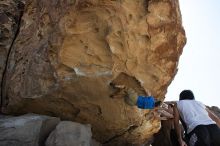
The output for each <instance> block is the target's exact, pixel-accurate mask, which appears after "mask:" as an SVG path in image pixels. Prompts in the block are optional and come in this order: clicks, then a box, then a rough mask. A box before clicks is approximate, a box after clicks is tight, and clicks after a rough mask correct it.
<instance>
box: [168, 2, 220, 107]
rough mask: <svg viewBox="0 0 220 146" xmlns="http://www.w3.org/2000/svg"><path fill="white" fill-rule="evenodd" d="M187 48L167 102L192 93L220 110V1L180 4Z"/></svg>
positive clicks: (184, 49) (170, 88)
mask: <svg viewBox="0 0 220 146" xmlns="http://www.w3.org/2000/svg"><path fill="white" fill-rule="evenodd" d="M179 2H180V9H181V13H182V21H183V27H184V28H185V31H186V36H187V44H186V46H185V47H184V48H183V54H182V56H181V57H180V61H179V66H178V68H179V71H178V73H177V75H176V76H175V78H174V80H173V82H172V83H171V85H170V86H169V88H168V93H167V95H166V100H168V101H169V100H178V98H179V93H180V92H181V91H182V90H184V89H191V90H192V91H193V92H194V95H195V98H196V99H197V100H199V101H201V102H203V103H204V104H206V105H209V106H210V105H212V106H218V107H220V85H219V84H220V0H179Z"/></svg>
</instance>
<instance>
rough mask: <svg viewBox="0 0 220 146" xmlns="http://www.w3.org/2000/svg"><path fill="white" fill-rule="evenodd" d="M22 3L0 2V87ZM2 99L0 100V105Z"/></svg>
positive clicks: (17, 27) (11, 0)
mask: <svg viewBox="0 0 220 146" xmlns="http://www.w3.org/2000/svg"><path fill="white" fill-rule="evenodd" d="M23 8H24V3H22V1H13V0H6V1H5V0H4V1H0V85H1V87H2V86H3V85H2V84H3V83H2V78H3V74H4V73H5V67H6V64H7V63H6V62H7V57H8V54H9V51H10V49H11V47H12V46H13V43H14V40H15V38H16V35H17V33H18V30H19V24H20V19H21V16H22V13H23ZM1 89H2V88H0V98H1ZM2 100H3V99H2V98H1V104H2V102H3V101H2Z"/></svg>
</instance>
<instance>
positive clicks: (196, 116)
mask: <svg viewBox="0 0 220 146" xmlns="http://www.w3.org/2000/svg"><path fill="white" fill-rule="evenodd" d="M177 108H178V110H179V113H180V116H181V118H182V119H183V121H184V122H185V124H186V126H187V133H190V132H191V131H192V130H193V129H194V128H195V127H196V126H198V125H210V124H215V122H214V121H213V120H212V119H211V118H210V117H209V115H208V112H207V111H206V107H205V105H204V104H202V103H201V102H199V101H196V100H180V101H178V102H177Z"/></svg>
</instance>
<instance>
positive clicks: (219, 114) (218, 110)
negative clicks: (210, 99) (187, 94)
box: [209, 106, 220, 118]
mask: <svg viewBox="0 0 220 146" xmlns="http://www.w3.org/2000/svg"><path fill="white" fill-rule="evenodd" d="M209 109H211V111H212V112H213V113H214V114H215V115H216V116H218V117H219V118H220V109H219V108H218V107H217V106H212V107H209Z"/></svg>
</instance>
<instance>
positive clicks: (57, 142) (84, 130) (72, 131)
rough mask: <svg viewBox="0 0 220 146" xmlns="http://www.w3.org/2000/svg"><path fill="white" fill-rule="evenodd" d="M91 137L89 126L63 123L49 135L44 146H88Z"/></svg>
mask: <svg viewBox="0 0 220 146" xmlns="http://www.w3.org/2000/svg"><path fill="white" fill-rule="evenodd" d="M91 137H92V132H91V127H90V125H82V124H79V123H75V122H70V121H63V122H60V123H59V124H58V125H57V126H56V129H55V130H54V131H53V132H52V133H51V134H50V135H49V137H48V138H47V141H46V146H90V143H91Z"/></svg>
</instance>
